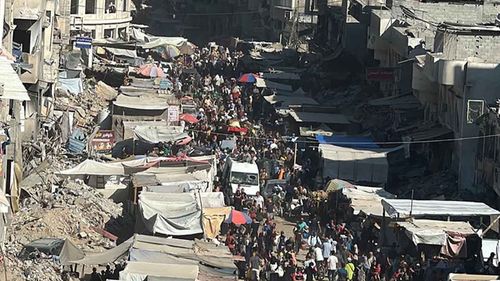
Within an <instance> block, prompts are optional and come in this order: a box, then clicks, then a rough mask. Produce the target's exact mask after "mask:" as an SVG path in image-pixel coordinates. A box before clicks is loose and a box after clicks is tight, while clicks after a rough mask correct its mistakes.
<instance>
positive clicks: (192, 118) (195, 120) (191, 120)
mask: <svg viewBox="0 0 500 281" xmlns="http://www.w3.org/2000/svg"><path fill="white" fill-rule="evenodd" d="M179 119H180V120H184V121H186V122H188V123H191V124H196V123H198V121H199V120H198V118H196V116H194V115H192V114H189V113H184V114H181V115H180V116H179Z"/></svg>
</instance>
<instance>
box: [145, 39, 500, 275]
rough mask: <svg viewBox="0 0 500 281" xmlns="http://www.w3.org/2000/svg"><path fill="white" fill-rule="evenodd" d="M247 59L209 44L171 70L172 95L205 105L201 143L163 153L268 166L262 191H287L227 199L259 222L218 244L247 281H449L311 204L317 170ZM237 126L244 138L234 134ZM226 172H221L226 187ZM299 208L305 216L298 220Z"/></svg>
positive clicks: (165, 147)
mask: <svg viewBox="0 0 500 281" xmlns="http://www.w3.org/2000/svg"><path fill="white" fill-rule="evenodd" d="M242 57H243V53H242V52H240V51H232V52H231V51H229V50H228V49H227V48H225V47H222V46H216V45H210V46H208V47H206V48H202V49H200V50H197V51H196V52H195V53H194V54H192V55H189V56H184V57H182V58H180V59H179V60H177V61H175V62H174V63H172V64H171V66H170V68H169V69H167V70H166V73H167V78H168V79H170V80H171V81H173V84H174V85H175V87H173V88H172V89H169V91H171V92H172V93H173V94H176V95H178V96H179V97H180V98H181V99H184V100H190V101H192V102H193V103H195V104H196V108H197V111H196V113H195V115H196V118H197V120H198V121H197V122H195V123H194V124H186V126H187V131H188V132H189V133H190V134H191V136H192V137H193V141H192V142H191V143H190V144H188V145H187V146H186V147H187V148H186V147H183V148H179V147H174V146H175V145H174V144H172V143H168V144H162V145H161V147H158V148H157V150H156V151H155V153H157V154H161V155H180V154H183V153H186V151H189V147H191V148H192V147H204V148H207V149H208V150H209V151H210V152H211V153H213V154H215V155H216V156H217V160H218V163H217V165H218V167H219V168H220V169H221V168H222V167H223V166H224V162H225V161H226V159H227V157H231V158H233V159H236V160H239V161H245V162H253V163H257V162H259V163H260V161H262V160H264V159H265V160H268V161H270V162H271V163H274V164H273V165H270V166H267V167H265V168H264V167H262V165H260V166H261V168H260V175H259V177H260V180H261V185H264V184H265V183H266V181H267V180H269V179H280V180H284V182H286V184H284V185H283V186H276V187H275V188H274V190H273V193H272V195H267V196H266V197H264V196H263V195H261V194H260V193H257V195H256V196H253V197H250V196H247V195H246V194H245V191H244V188H238V190H236V192H234V194H231V198H230V200H228V203H230V204H231V205H233V206H234V207H235V209H237V210H241V211H245V212H247V213H248V215H249V217H250V218H251V219H252V223H250V224H247V225H231V226H230V228H229V230H228V232H227V233H226V235H225V239H222V238H219V239H221V240H222V242H223V243H224V244H225V245H226V246H227V247H228V248H229V250H230V251H231V252H232V253H233V254H234V255H238V256H242V257H244V260H243V261H240V262H238V264H237V265H238V269H239V270H238V272H239V277H240V278H241V279H247V280H260V279H266V280H272V281H274V280H286V281H292V280H293V281H297V280H307V281H312V280H323V279H324V280H326V279H328V280H329V281H334V280H348V281H353V280H357V281H380V280H387V281H389V280H390V281H400V280H401V281H410V280H411V281H419V280H431V279H432V280H437V281H439V280H445V278H446V276H445V275H442V276H438V275H432V276H431V275H429V274H431V273H429V271H426V270H425V268H426V266H425V264H426V263H427V264H428V262H429V261H426V260H424V259H423V258H421V257H418V258H415V257H412V256H410V255H408V254H404V255H401V254H400V253H398V251H397V250H396V249H397V245H393V247H389V248H385V249H382V248H381V247H380V246H379V245H378V244H377V242H378V239H377V238H378V237H377V235H376V234H375V232H376V230H375V229H373V228H371V227H364V228H359V227H358V228H357V229H356V230H354V229H355V227H354V226H353V222H352V221H350V220H349V219H348V218H349V217H348V216H345V215H343V214H342V212H343V210H338V209H337V210H335V209H333V208H319V207H318V206H319V205H318V204H317V203H315V202H314V200H313V199H312V198H311V191H313V190H315V189H317V188H318V187H317V186H316V185H315V182H316V180H315V178H316V169H317V167H316V166H315V161H313V159H312V158H311V157H309V156H307V155H301V157H300V158H299V159H298V161H297V155H295V153H296V151H295V150H294V149H293V145H294V143H293V142H292V141H290V140H288V139H286V138H284V137H283V136H290V135H291V133H290V132H288V131H287V130H286V128H285V126H283V125H282V120H281V117H280V116H278V115H277V114H275V113H273V112H268V111H266V110H265V107H264V106H263V96H262V94H263V93H262V91H263V89H260V88H257V87H256V86H255V85H254V84H252V83H240V82H238V77H240V75H241V74H242V73H243V70H244V68H243V65H242V63H241V58H242ZM228 127H232V128H238V129H235V130H233V131H230V130H228ZM222 140H231V141H234V143H235V146H233V147H229V148H222V147H221V141H222ZM297 162H298V163H300V165H297ZM221 173H222V170H219V175H218V178H219V179H220V178H221ZM326 180H327V179H325V181H326ZM214 186H215V191H225V189H224V186H223V184H222V183H221V182H220V180H219V181H216V183H215V185H214ZM320 187H321V186H320ZM293 205H296V206H300V208H298V209H297V210H298V211H297V213H296V214H295V216H293V217H292V216H291V210H292V209H296V208H294V206H293ZM323 207H324V206H323ZM283 210H285V211H288V215H289V217H292V218H293V219H294V220H296V224H295V227H294V229H293V233H288V235H287V233H286V232H285V231H284V230H283V229H280V227H281V226H280V225H279V224H278V223H277V221H276V218H275V217H276V214H277V213H278V214H280V215H283V214H284V213H286V212H285V211H283ZM490 268H492V267H491V266H490ZM495 270H496V269H495ZM429 278H431V279H429Z"/></svg>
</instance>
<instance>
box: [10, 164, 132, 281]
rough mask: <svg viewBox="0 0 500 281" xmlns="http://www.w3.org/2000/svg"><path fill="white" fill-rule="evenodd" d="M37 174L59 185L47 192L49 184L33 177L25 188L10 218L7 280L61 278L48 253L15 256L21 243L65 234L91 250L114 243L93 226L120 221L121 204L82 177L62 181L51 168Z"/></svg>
mask: <svg viewBox="0 0 500 281" xmlns="http://www.w3.org/2000/svg"><path fill="white" fill-rule="evenodd" d="M55 166H57V165H55ZM49 174H50V175H51V176H48V175H49ZM40 178H42V179H47V181H54V182H58V185H57V186H58V187H57V188H56V189H55V192H50V189H51V186H50V185H48V184H46V183H40V182H38V181H36V180H35V181H32V183H34V184H33V185H32V186H30V187H26V188H24V191H25V193H26V194H28V195H27V196H25V198H24V199H23V200H22V202H21V210H20V211H19V212H18V213H16V215H15V216H14V218H13V221H12V225H11V228H12V229H11V231H10V233H12V234H11V235H10V236H9V237H8V239H7V241H6V243H5V248H6V254H7V267H8V268H12V270H10V272H9V274H11V276H10V278H9V280H62V279H61V268H60V266H58V264H57V262H56V261H53V260H52V259H51V258H50V257H43V256H41V257H40V258H37V259H34V260H23V259H22V258H19V257H18V255H19V253H20V252H21V250H22V248H23V245H25V244H27V243H29V242H31V241H33V240H36V239H39V238H46V237H56V238H62V239H66V238H68V239H70V240H72V241H73V242H74V243H75V244H76V245H78V246H79V247H80V248H81V249H83V250H84V251H94V252H95V251H102V250H103V249H106V248H109V247H110V245H113V243H114V242H113V241H110V240H109V239H108V238H106V237H103V236H102V235H101V234H99V233H97V232H95V231H94V230H93V228H94V227H96V226H98V227H101V228H105V225H107V224H113V223H114V224H117V223H120V222H119V220H117V219H118V217H119V216H120V215H121V214H122V206H121V205H120V204H115V203H114V202H113V201H111V200H109V199H106V198H103V196H102V194H101V193H99V191H97V190H96V189H94V188H92V187H89V186H87V185H85V184H84V183H83V182H82V181H69V180H64V181H61V180H60V179H58V178H57V177H56V176H54V175H53V174H51V173H50V172H49V173H46V172H44V173H42V174H41V176H40ZM75 222H78V223H75ZM122 227H123V226H122ZM16 278H17V279H16Z"/></svg>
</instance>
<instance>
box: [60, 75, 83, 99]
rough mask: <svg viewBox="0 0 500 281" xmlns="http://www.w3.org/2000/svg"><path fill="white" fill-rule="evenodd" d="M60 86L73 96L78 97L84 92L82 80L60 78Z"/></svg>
mask: <svg viewBox="0 0 500 281" xmlns="http://www.w3.org/2000/svg"><path fill="white" fill-rule="evenodd" d="M58 81H59V86H60V87H61V88H63V89H65V90H66V91H68V92H69V93H71V94H74V95H78V94H81V93H82V92H83V82H82V78H70V79H63V78H59V80H58Z"/></svg>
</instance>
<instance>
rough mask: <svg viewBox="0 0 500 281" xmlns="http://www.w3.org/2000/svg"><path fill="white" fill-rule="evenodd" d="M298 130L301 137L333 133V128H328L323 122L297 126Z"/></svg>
mask: <svg viewBox="0 0 500 281" xmlns="http://www.w3.org/2000/svg"><path fill="white" fill-rule="evenodd" d="M299 132H300V136H301V137H315V136H318V135H322V136H331V135H333V130H332V129H330V128H329V127H328V126H326V125H325V124H321V125H319V126H317V127H299Z"/></svg>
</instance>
